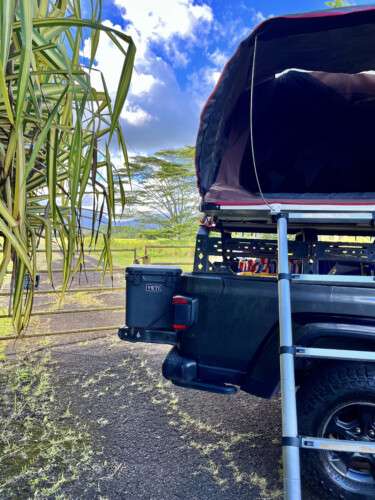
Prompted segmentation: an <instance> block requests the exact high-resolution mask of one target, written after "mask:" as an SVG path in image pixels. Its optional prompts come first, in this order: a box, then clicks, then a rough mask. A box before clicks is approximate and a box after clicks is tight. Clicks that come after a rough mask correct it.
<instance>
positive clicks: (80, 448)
mask: <svg viewBox="0 0 375 500" xmlns="http://www.w3.org/2000/svg"><path fill="white" fill-rule="evenodd" d="M49 361H50V360H49V356H48V355H42V356H38V357H33V358H31V357H25V358H24V359H21V360H19V361H18V362H17V363H16V364H10V365H4V366H3V367H2V370H1V372H0V388H1V392H0V408H1V410H0V427H1V432H0V457H1V459H0V497H1V498H70V497H69V496H64V495H62V496H61V493H62V490H63V489H65V488H66V487H67V486H69V484H71V483H72V482H75V481H77V479H78V478H79V476H80V474H81V473H83V472H84V471H85V470H87V468H89V467H90V465H91V461H92V457H93V450H92V448H91V446H90V436H89V433H88V431H87V429H86V428H85V425H84V424H82V422H76V421H75V419H74V418H73V417H72V415H71V414H70V412H69V407H67V408H60V410H57V409H56V408H57V405H56V398H57V396H56V393H55V389H54V387H53V383H52V381H53V374H52V372H51V369H50V362H49Z"/></svg>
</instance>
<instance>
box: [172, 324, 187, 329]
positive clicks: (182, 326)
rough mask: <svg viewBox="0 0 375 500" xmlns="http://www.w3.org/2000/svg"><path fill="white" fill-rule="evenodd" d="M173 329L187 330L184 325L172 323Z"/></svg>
mask: <svg viewBox="0 0 375 500" xmlns="http://www.w3.org/2000/svg"><path fill="white" fill-rule="evenodd" d="M172 328H173V330H187V326H186V325H172Z"/></svg>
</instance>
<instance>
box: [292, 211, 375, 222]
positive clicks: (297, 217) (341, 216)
mask: <svg viewBox="0 0 375 500" xmlns="http://www.w3.org/2000/svg"><path fill="white" fill-rule="evenodd" d="M288 220H289V221H290V222H326V223H327V222H331V223H332V222H333V223H335V222H338V223H357V222H371V221H373V220H374V215H373V214H372V212H357V213H356V212H316V213H312V212H289V213H288Z"/></svg>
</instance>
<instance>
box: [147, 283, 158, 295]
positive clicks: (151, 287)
mask: <svg viewBox="0 0 375 500" xmlns="http://www.w3.org/2000/svg"><path fill="white" fill-rule="evenodd" d="M146 292H151V293H160V292H161V285H150V284H149V285H146Z"/></svg>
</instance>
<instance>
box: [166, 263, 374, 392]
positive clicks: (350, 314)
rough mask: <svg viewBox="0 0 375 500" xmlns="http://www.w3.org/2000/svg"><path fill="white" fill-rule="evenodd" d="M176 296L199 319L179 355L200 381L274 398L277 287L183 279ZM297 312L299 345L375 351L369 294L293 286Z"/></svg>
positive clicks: (362, 289) (368, 290)
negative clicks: (192, 301)
mask: <svg viewBox="0 0 375 500" xmlns="http://www.w3.org/2000/svg"><path fill="white" fill-rule="evenodd" d="M179 293H181V294H182V295H186V296H191V297H194V298H197V299H198V300H199V313H198V321H197V323H196V324H195V325H193V326H192V327H191V328H190V329H189V330H187V331H184V332H182V333H180V334H179V337H178V345H177V347H176V348H175V351H174V354H175V355H176V354H178V355H179V356H182V357H183V358H187V359H191V360H194V361H196V362H197V364H198V374H199V378H200V379H201V380H204V381H207V382H210V381H214V382H215V383H217V382H221V383H233V384H235V385H239V386H241V388H242V389H243V390H245V391H248V392H251V393H253V394H257V395H259V396H263V397H270V396H271V395H272V393H273V392H274V390H275V388H276V387H277V385H278V381H279V361H278V342H279V340H278V309H277V308H278V305H277V304H278V302H277V281H276V279H275V278H264V277H262V278H258V277H244V276H236V275H220V274H212V273H209V274H202V273H197V274H194V273H192V274H184V275H183V277H182V280H181V287H180V289H179ZM292 304H293V321H294V331H295V341H296V343H297V344H298V345H320V346H321V345H322V344H325V345H326V344H327V343H328V345H329V343H330V341H332V340H334V342H335V345H336V346H337V343H338V339H339V340H340V339H341V340H340V342H343V343H344V345H345V346H348V344H350V343H351V342H355V343H356V344H355V345H356V347H357V348H358V342H360V343H363V344H364V345H366V346H367V347H368V346H370V348H371V346H373V348H375V289H374V288H372V287H371V286H369V285H367V286H358V285H355V286H354V285H339V286H337V285H332V284H329V285H327V284H311V283H309V284H303V283H300V284H298V283H294V284H292ZM349 347H350V345H349ZM167 365H168V361H167V362H166V366H167ZM164 373H165V375H166V376H167V377H168V373H166V370H164ZM168 378H171V377H168Z"/></svg>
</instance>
